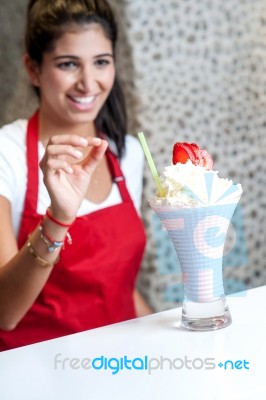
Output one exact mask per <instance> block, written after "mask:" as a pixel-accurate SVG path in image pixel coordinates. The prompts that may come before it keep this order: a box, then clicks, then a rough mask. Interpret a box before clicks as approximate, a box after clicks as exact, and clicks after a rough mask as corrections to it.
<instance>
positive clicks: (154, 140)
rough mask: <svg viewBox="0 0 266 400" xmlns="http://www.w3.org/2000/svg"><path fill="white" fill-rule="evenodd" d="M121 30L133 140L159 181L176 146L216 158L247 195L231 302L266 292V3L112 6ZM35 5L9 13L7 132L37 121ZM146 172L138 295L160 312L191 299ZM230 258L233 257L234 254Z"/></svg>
mask: <svg viewBox="0 0 266 400" xmlns="http://www.w3.org/2000/svg"><path fill="white" fill-rule="evenodd" d="M110 3H111V4H112V5H113V6H114V8H115V10H116V12H117V17H118V21H119V24H120V43H119V49H118V69H119V72H120V75H121V78H122V81H123V82H124V85H125V90H126V94H127V99H128V106H129V120H130V121H129V122H130V124H129V132H131V133H136V132H137V131H140V130H142V131H144V132H145V134H146V137H147V139H148V141H149V146H150V148H151V151H152V153H153V156H154V160H155V163H156V165H157V168H158V170H159V171H161V170H162V169H163V166H164V165H167V164H169V163H170V159H171V148H172V144H173V143H174V142H176V141H193V142H197V143H198V144H200V145H201V146H202V147H205V148H207V149H208V151H209V152H210V153H211V154H212V155H213V157H214V160H215V166H216V168H217V169H218V170H220V173H221V176H223V177H230V178H232V179H234V180H235V181H239V182H241V183H242V186H243V189H244V194H243V196H242V199H241V207H239V208H238V210H237V213H236V214H235V217H234V221H233V225H234V228H233V227H231V229H230V231H229V234H228V238H227V245H226V253H227V254H226V257H225V271H224V272H225V286H226V289H227V292H235V291H237V290H240V289H242V288H245V287H255V286H259V285H263V284H265V282H266V261H265V260H266V246H265V239H266V224H265V215H266V163H265V162H264V151H265V148H266V136H265V129H266V3H265V1H264V0H242V1H241V2H239V1H238V0H215V1H210V0H201V1H196V0H145V1H143V0H110ZM26 4H27V0H14V1H12V2H10V1H7V0H2V2H1V7H0V22H1V23H0V48H1V55H2V57H1V69H0V81H1V93H2V95H1V98H0V105H1V106H0V123H1V124H3V123H5V122H8V121H11V120H12V119H14V118H17V117H21V116H28V115H30V113H31V112H32V110H33V109H34V106H35V100H34V98H33V97H32V96H31V91H30V89H29V86H28V84H27V81H26V79H25V73H24V72H23V67H22V63H21V52H22V32H23V17H24V13H25V11H24V10H25V7H26ZM154 190H155V185H154V182H153V180H152V178H151V176H150V172H149V170H148V168H146V171H145V186H144V201H143V216H144V219H145V223H146V226H147V232H148V236H149V241H148V246H147V252H146V257H145V260H144V263H143V269H142V273H141V276H140V281H139V286H140V289H141V290H142V292H143V294H144V295H145V296H146V297H147V299H148V300H149V301H150V303H151V305H152V306H153V307H154V308H155V309H156V310H163V309H167V308H169V307H173V306H175V305H176V304H178V302H179V301H180V299H181V298H182V290H181V285H180V282H181V277H180V270H179V267H178V260H177V258H176V256H175V253H174V251H173V248H172V246H171V243H169V240H168V238H167V235H166V233H165V232H164V231H162V230H161V227H160V224H159V222H158V220H157V219H156V218H155V216H154V215H153V213H152V212H151V210H150V208H149V206H148V204H147V199H148V198H149V197H150V196H151V194H152V193H153V192H154ZM230 249H231V251H229V250H230Z"/></svg>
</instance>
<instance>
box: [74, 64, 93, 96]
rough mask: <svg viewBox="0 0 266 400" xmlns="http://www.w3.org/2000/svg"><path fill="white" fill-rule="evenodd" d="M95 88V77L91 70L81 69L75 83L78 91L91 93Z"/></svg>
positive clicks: (87, 68)
mask: <svg viewBox="0 0 266 400" xmlns="http://www.w3.org/2000/svg"><path fill="white" fill-rule="evenodd" d="M96 86H97V77H96V75H95V71H93V68H89V67H85V66H84V67H83V68H82V69H81V70H80V73H79V76H78V82H77V88H78V90H80V91H82V92H84V93H92V92H93V91H94V90H95V88H96Z"/></svg>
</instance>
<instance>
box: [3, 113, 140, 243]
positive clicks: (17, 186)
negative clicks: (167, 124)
mask: <svg viewBox="0 0 266 400" xmlns="http://www.w3.org/2000/svg"><path fill="white" fill-rule="evenodd" d="M26 130H27V121H26V120H16V121H14V122H12V123H10V124H8V125H5V126H3V127H2V128H1V129H0V195H2V196H4V197H5V198H7V199H8V200H9V201H10V203H11V205H12V223H13V228H14V232H15V234H16V235H18V229H19V226H20V220H21V214H22V211H23V208H24V199H25V192H26V184H27V166H26ZM44 150H45V149H44V147H43V145H42V143H41V142H40V141H39V157H40V159H41V158H42V157H43V154H44ZM143 164H144V156H143V152H142V149H141V146H140V144H139V142H138V140H137V139H136V138H134V137H133V136H130V135H127V136H126V149H125V153H124V156H123V158H122V160H121V169H122V172H123V174H124V176H125V178H126V184H127V188H128V191H129V193H130V195H131V198H132V200H133V203H134V205H135V207H136V209H137V211H138V212H139V210H140V204H141V195H142V179H143ZM38 193H39V194H38V205H37V212H38V213H39V214H44V213H45V211H46V209H47V207H48V206H49V205H50V198H49V195H48V192H47V189H46V187H45V185H44V183H43V176H42V171H41V169H40V168H39V192H38ZM121 201H122V199H121V196H120V193H119V190H118V187H117V185H116V184H115V183H114V184H113V185H112V189H111V192H110V193H109V195H108V197H107V198H106V199H105V200H104V201H103V202H102V203H100V204H95V203H92V202H90V201H89V200H86V199H84V200H83V202H82V204H81V207H80V209H79V211H78V215H85V214H88V213H90V212H93V211H96V210H99V209H101V208H106V207H109V206H111V205H114V204H118V203H120V202H121Z"/></svg>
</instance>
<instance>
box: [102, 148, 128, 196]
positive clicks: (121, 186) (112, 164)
mask: <svg viewBox="0 0 266 400" xmlns="http://www.w3.org/2000/svg"><path fill="white" fill-rule="evenodd" d="M106 158H107V162H108V166H109V170H110V172H111V175H112V177H113V182H115V183H116V184H117V186H118V190H119V192H120V195H121V197H122V200H123V201H132V200H131V197H130V194H129V193H128V189H127V186H126V179H125V177H124V175H123V172H122V170H121V168H120V164H119V161H118V159H117V157H116V156H115V155H114V153H112V152H111V150H110V149H109V147H108V149H107V150H106Z"/></svg>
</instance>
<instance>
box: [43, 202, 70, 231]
mask: <svg viewBox="0 0 266 400" xmlns="http://www.w3.org/2000/svg"><path fill="white" fill-rule="evenodd" d="M45 216H46V218H48V219H49V220H50V221H52V222H53V223H54V224H56V225H58V226H61V227H64V228H70V227H71V225H72V224H73V222H74V221H75V219H76V217H70V218H66V217H62V216H58V215H57V214H56V213H55V212H54V211H53V209H52V207H48V208H47V210H46V214H45Z"/></svg>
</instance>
